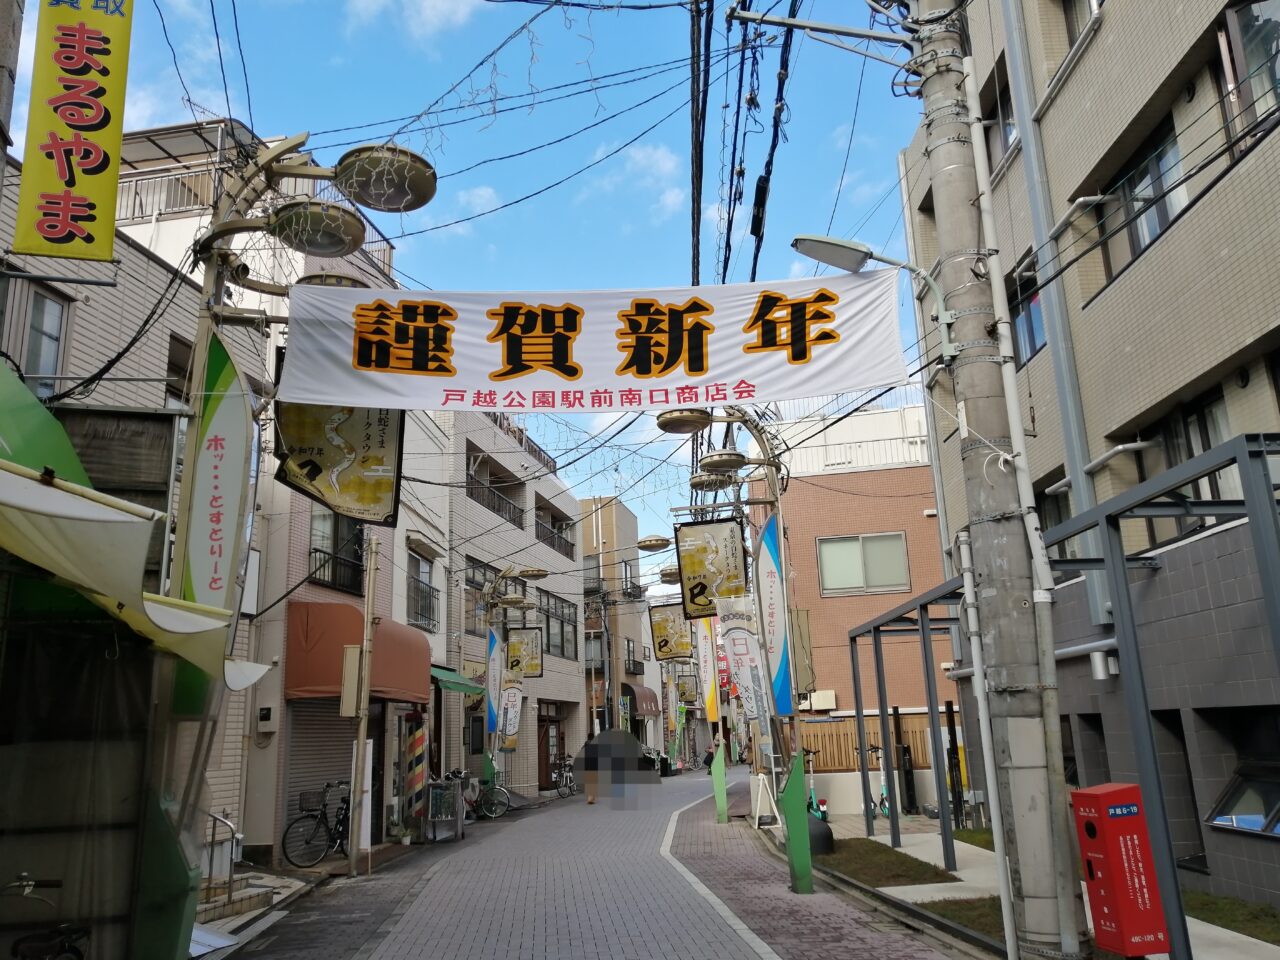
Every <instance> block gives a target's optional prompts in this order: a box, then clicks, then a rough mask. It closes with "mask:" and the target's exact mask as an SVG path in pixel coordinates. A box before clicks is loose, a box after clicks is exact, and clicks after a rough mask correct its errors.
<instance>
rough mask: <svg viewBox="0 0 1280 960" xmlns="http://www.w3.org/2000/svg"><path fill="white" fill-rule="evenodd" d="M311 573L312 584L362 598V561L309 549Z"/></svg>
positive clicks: (315, 548)
mask: <svg viewBox="0 0 1280 960" xmlns="http://www.w3.org/2000/svg"><path fill="white" fill-rule="evenodd" d="M310 561H311V566H310V567H309V569H310V570H311V571H312V573H311V576H310V577H309V579H310V580H311V582H312V583H318V584H320V585H321V586H325V587H332V588H333V589H334V590H342V591H343V592H345V593H354V594H355V595H356V596H358V597H362V596H364V561H363V560H359V559H353V558H351V557H340V556H338V555H337V554H335V553H330V552H329V551H328V550H321V549H320V548H318V547H312V548H311V557H310Z"/></svg>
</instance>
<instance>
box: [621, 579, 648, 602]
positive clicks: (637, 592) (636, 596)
mask: <svg viewBox="0 0 1280 960" xmlns="http://www.w3.org/2000/svg"><path fill="white" fill-rule="evenodd" d="M622 597H623V599H625V600H643V599H644V587H642V586H640V584H638V583H636V582H634V581H632V582H631V583H624V584H623V585H622Z"/></svg>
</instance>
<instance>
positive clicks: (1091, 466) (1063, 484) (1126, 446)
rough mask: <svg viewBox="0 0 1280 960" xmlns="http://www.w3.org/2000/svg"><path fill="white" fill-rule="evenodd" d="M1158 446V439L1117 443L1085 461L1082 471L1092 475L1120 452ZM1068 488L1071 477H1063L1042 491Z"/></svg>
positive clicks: (1151, 448) (1061, 490) (1056, 491)
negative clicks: (1098, 455)
mask: <svg viewBox="0 0 1280 960" xmlns="http://www.w3.org/2000/svg"><path fill="white" fill-rule="evenodd" d="M1158 446H1160V441H1159V440H1135V441H1133V442H1132V443H1120V444H1117V445H1116V446H1114V447H1112V448H1111V449H1110V450H1108V451H1107V452H1106V453H1104V454H1103V455H1102V456H1100V457H1097V458H1095V459H1093V460H1090V461H1089V462H1088V463H1086V464H1085V465H1084V472H1085V473H1087V474H1089V475H1090V476H1092V475H1093V474H1095V473H1097V472H1098V471H1099V470H1101V469H1102V468H1103V467H1105V466H1106V465H1107V464H1108V463H1110V462H1111V461H1112V460H1114V459H1115V458H1116V457H1118V456H1120V455H1121V454H1122V453H1138V452H1139V451H1141V450H1154V449H1155V448H1156V447H1158ZM1070 488H1071V478H1070V477H1063V478H1062V479H1061V480H1059V481H1058V482H1057V483H1055V484H1054V485H1053V486H1051V487H1047V488H1046V489H1045V491H1044V492H1045V493H1047V494H1049V495H1051V496H1052V495H1053V494H1055V493H1062V492H1064V491H1066V490H1069V489H1070Z"/></svg>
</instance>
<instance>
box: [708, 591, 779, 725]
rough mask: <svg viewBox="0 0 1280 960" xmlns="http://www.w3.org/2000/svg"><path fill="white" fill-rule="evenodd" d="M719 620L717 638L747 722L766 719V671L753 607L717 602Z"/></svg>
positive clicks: (739, 601) (746, 602)
mask: <svg viewBox="0 0 1280 960" xmlns="http://www.w3.org/2000/svg"><path fill="white" fill-rule="evenodd" d="M716 612H717V614H718V615H719V617H720V636H721V639H723V640H724V648H725V653H726V654H728V657H729V667H730V669H731V670H732V672H733V682H734V683H735V684H736V685H737V687H738V694H739V696H740V697H741V698H742V708H743V711H744V712H745V713H746V716H747V719H748V720H759V719H760V718H761V716H762V715H765V716H767V714H768V709H769V700H768V694H767V691H766V690H765V686H764V685H765V683H766V682H767V681H766V679H765V676H764V674H765V667H764V661H763V660H762V659H761V656H760V635H759V630H758V627H757V624H756V612H755V607H754V605H753V604H752V602H751V601H750V600H746V599H732V600H719V601H717V602H716Z"/></svg>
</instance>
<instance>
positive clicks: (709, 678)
mask: <svg viewBox="0 0 1280 960" xmlns="http://www.w3.org/2000/svg"><path fill="white" fill-rule="evenodd" d="M693 633H694V638H695V640H696V642H697V645H698V683H699V685H700V686H701V687H702V689H701V691H700V696H701V698H702V708H703V710H705V711H706V719H707V722H708V723H715V722H716V721H717V720H719V719H720V685H719V684H718V683H717V682H716V679H717V673H718V671H717V670H716V630H715V625H714V621H712V620H711V619H703V620H695V621H694V624H693Z"/></svg>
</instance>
